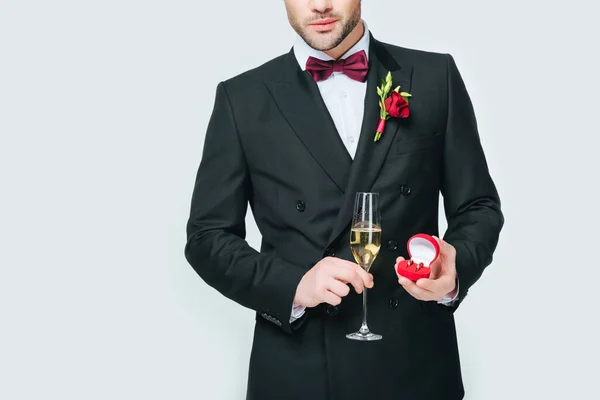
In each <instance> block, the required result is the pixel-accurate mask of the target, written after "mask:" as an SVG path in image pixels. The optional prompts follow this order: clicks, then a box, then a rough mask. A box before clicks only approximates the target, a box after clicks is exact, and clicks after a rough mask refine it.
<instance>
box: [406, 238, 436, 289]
mask: <svg viewBox="0 0 600 400" xmlns="http://www.w3.org/2000/svg"><path fill="white" fill-rule="evenodd" d="M407 248H408V254H409V255H410V260H402V261H400V262H399V263H398V265H397V266H396V271H398V274H399V275H402V276H403V277H405V278H407V279H410V280H411V281H413V282H416V281H418V280H419V279H421V278H429V274H430V272H431V269H430V268H429V266H430V265H431V264H432V263H433V262H434V261H435V260H436V259H437V258H438V256H439V255H440V245H439V244H438V242H437V240H435V239H434V238H433V237H432V236H430V235H426V234H424V233H419V234H417V235H414V236H413V237H411V238H410V239H408V243H407Z"/></svg>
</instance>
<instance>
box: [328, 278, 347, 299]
mask: <svg viewBox="0 0 600 400" xmlns="http://www.w3.org/2000/svg"><path fill="white" fill-rule="evenodd" d="M327 289H328V290H329V291H330V292H332V293H334V294H335V295H337V296H339V297H344V296H347V295H348V293H350V288H349V287H348V285H346V284H345V283H343V282H341V281H339V280H337V279H335V278H331V279H330V281H329V282H328V283H327Z"/></svg>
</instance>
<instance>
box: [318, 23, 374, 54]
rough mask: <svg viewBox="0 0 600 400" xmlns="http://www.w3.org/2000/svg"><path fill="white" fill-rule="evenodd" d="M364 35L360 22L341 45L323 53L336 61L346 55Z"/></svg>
mask: <svg viewBox="0 0 600 400" xmlns="http://www.w3.org/2000/svg"><path fill="white" fill-rule="evenodd" d="M364 33H365V26H364V24H363V22H362V20H361V21H359V22H358V24H356V26H355V27H354V29H352V32H350V34H349V35H348V36H346V38H345V39H344V40H343V41H342V43H340V44H339V45H338V46H337V47H334V48H333V49H331V50H327V51H325V52H324V53H325V54H327V55H328V56H329V57H331V58H333V59H334V60H337V59H338V58H340V57H341V56H343V55H344V54H346V52H347V51H348V50H350V49H351V48H352V46H354V45H355V44H356V43H358V41H359V40H360V39H361V38H362V37H363V34H364Z"/></svg>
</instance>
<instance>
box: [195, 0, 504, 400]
mask: <svg viewBox="0 0 600 400" xmlns="http://www.w3.org/2000/svg"><path fill="white" fill-rule="evenodd" d="M285 5H286V8H287V12H288V17H289V20H290V23H291V25H292V27H293V28H294V29H295V31H296V32H297V33H298V39H297V41H296V43H295V44H294V47H293V49H292V50H291V51H290V52H289V53H287V54H284V55H282V56H280V57H277V58H275V59H273V60H271V61H269V62H267V63H265V64H264V65H262V66H260V67H258V68H256V69H253V70H251V71H248V72H246V73H243V74H241V75H239V76H237V77H234V78H231V79H229V80H227V81H225V82H221V83H220V84H219V85H218V87H217V92H216V100H215V106H214V110H213V114H212V117H211V120H210V123H209V126H208V131H207V134H206V139H205V144H204V150H203V155H202V161H201V163H200V167H199V169H198V173H197V177H196V182H195V187H194V194H193V198H192V204H191V214H190V218H189V221H188V225H187V245H186V247H185V255H186V258H187V260H188V261H189V263H190V264H191V266H192V267H193V268H194V269H195V270H196V271H197V273H198V274H199V275H200V276H201V277H202V279H204V280H205V281H206V282H207V283H208V284H209V285H211V286H212V287H214V288H215V289H217V290H218V291H219V292H221V293H222V294H223V295H225V296H227V297H228V298H230V299H232V300H234V301H236V302H237V303H239V304H241V305H243V306H245V307H248V308H251V309H252V310H255V311H256V324H255V331H254V341H253V346H252V353H251V357H250V370H249V382H248V391H247V399H252V400H265V399H289V400H326V399H327V400H333V399H369V400H371V399H383V400H387V399H407V400H419V399H427V400H442V399H444V400H453V399H461V398H463V395H464V389H463V384H462V378H461V371H460V363H459V355H458V348H457V341H456V331H455V325H454V316H453V312H454V311H455V310H456V309H457V308H458V306H459V304H460V303H461V302H462V301H463V300H464V299H465V297H466V296H467V293H468V291H469V289H470V288H471V286H472V285H473V284H474V283H475V282H476V281H477V280H478V278H479V277H480V276H481V274H482V272H483V270H484V268H485V267H486V266H488V265H489V264H490V263H491V261H492V254H493V252H494V250H495V248H496V245H497V242H498V237H499V233H500V230H501V228H502V226H503V223H504V219H503V215H502V212H501V210H500V200H499V197H498V193H497V191H496V188H495V185H494V183H493V181H492V179H491V177H490V175H489V172H488V168H487V163H486V159H485V156H484V153H483V150H482V147H481V144H480V140H479V135H478V131H477V125H476V120H475V116H474V112H473V107H472V105H471V101H470V99H469V96H468V93H467V91H466V89H465V86H464V83H463V81H462V79H461V76H460V74H459V71H458V69H457V67H456V65H455V63H454V60H453V58H452V57H451V56H450V55H448V54H435V53H430V52H424V51H417V50H411V49H407V48H402V47H397V46H392V45H389V44H385V43H382V42H379V41H377V40H376V39H375V38H374V37H373V36H372V35H371V33H370V32H369V31H368V29H367V27H366V24H365V23H364V21H363V20H362V19H361V2H360V0H285ZM388 72H390V73H391V75H392V77H393V84H394V87H396V86H400V87H401V91H403V92H407V93H410V94H411V95H412V96H411V97H410V98H409V111H410V115H409V116H408V118H390V119H389V120H387V123H386V125H385V129H384V130H383V133H382V135H381V138H380V139H379V140H377V141H375V140H374V138H375V132H376V129H377V128H378V124H379V120H380V106H379V96H378V93H377V90H376V87H377V86H378V85H379V84H380V81H381V79H382V78H385V77H386V75H387V74H388ZM356 192H377V193H379V194H380V205H381V215H382V231H383V237H382V240H383V241H382V248H381V251H380V253H379V256H378V258H377V259H376V261H375V263H374V265H373V266H372V268H371V270H370V271H371V273H366V272H365V271H363V270H361V269H360V268H359V267H358V265H357V264H356V263H354V262H353V261H352V260H353V257H352V255H351V252H350V246H349V234H350V223H351V219H352V206H353V202H354V198H355V194H356ZM440 192H441V193H442V195H443V198H444V206H445V212H446V218H447V220H448V229H447V231H446V232H445V235H444V238H443V240H441V239H437V235H438V201H439V193H440ZM248 203H249V204H250V206H251V207H252V211H253V214H254V217H255V219H256V223H257V225H258V228H259V229H260V232H261V234H262V244H261V249H260V252H258V251H256V250H254V249H253V248H251V247H250V246H249V245H248V243H247V242H246V241H245V240H244V238H245V233H246V232H245V222H244V220H245V215H246V211H247V205H248ZM416 233H428V234H430V235H434V236H435V237H436V240H439V243H440V246H441V256H440V257H439V258H438V260H437V261H436V262H435V263H434V264H433V265H432V276H431V277H430V278H429V279H421V280H419V281H417V282H416V283H415V282H412V281H409V280H407V279H404V278H402V277H400V276H398V275H397V273H396V272H395V271H396V270H395V268H394V267H395V265H396V263H397V262H398V261H399V260H401V259H402V258H403V257H406V256H407V254H406V251H405V246H406V243H407V240H408V239H409V238H410V237H411V236H412V235H414V234H416ZM365 287H367V288H369V302H368V308H369V326H370V327H371V328H372V330H373V331H374V332H376V333H379V334H382V335H383V340H379V341H375V342H360V341H354V340H348V339H346V337H345V335H346V334H347V333H350V332H354V331H356V329H357V328H358V327H359V326H360V321H361V315H362V308H361V302H362V296H360V295H359V294H360V293H362V291H363V290H364V288H365ZM351 289H352V290H351Z"/></svg>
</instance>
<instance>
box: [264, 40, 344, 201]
mask: <svg viewBox="0 0 600 400" xmlns="http://www.w3.org/2000/svg"><path fill="white" fill-rule="evenodd" d="M265 83H266V85H267V87H268V89H269V91H270V93H271V95H272V96H273V98H274V100H275V103H276V104H277V107H278V108H279V110H280V112H281V114H282V115H283V116H284V118H285V119H286V121H287V122H288V124H289V125H290V127H291V128H292V130H293V131H294V133H295V134H296V135H297V136H298V138H299V139H300V141H301V142H302V143H303V144H304V146H305V147H306V149H307V150H308V151H309V152H310V154H311V155H312V156H313V158H314V159H315V161H316V162H317V163H318V164H319V165H320V166H321V168H323V170H324V171H325V173H326V174H327V175H328V176H329V177H330V178H331V180H332V181H333V182H334V183H335V184H336V186H337V187H338V188H339V189H340V191H342V193H343V192H344V190H345V189H346V186H347V184H348V176H349V172H350V166H351V164H352V158H351V157H350V154H348V151H347V150H346V147H345V146H344V143H343V142H342V140H341V138H340V136H339V134H338V132H337V129H336V127H335V124H334V122H333V119H332V118H331V115H330V114H329V112H328V110H327V106H326V105H325V103H324V102H323V99H322V97H321V93H320V92H319V88H318V86H317V84H316V83H315V81H314V80H313V79H312V78H311V76H310V75H309V74H308V73H307V72H306V71H303V70H302V69H301V68H300V66H299V65H298V62H297V61H296V58H295V56H294V53H293V50H292V51H290V52H289V53H288V54H286V55H285V57H284V67H283V68H282V70H281V73H280V75H279V76H277V77H274V78H273V79H272V80H268V81H266V82H265Z"/></svg>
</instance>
